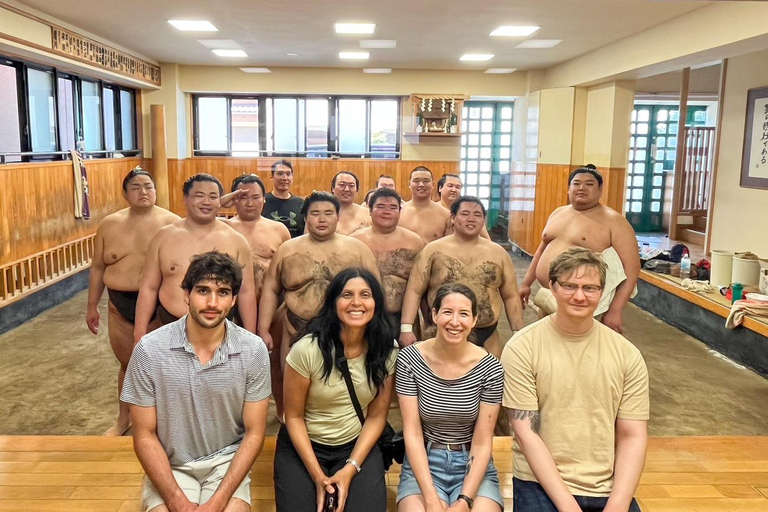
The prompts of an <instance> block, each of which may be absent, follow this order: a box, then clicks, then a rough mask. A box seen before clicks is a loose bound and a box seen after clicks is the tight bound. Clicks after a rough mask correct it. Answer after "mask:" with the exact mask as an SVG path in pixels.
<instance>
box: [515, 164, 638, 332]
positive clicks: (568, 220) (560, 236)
mask: <svg viewBox="0 0 768 512" xmlns="http://www.w3.org/2000/svg"><path fill="white" fill-rule="evenodd" d="M602 192H603V177H602V176H601V175H600V173H599V172H598V171H597V168H596V167H595V166H594V165H592V164H587V165H586V166H584V167H579V168H578V169H576V170H574V171H573V172H571V174H570V176H568V200H569V202H570V204H569V205H566V206H561V207H560V208H557V209H556V210H555V211H554V212H552V215H550V216H549V219H547V225H546V226H545V227H544V232H543V233H542V234H541V244H540V245H539V248H538V249H537V250H536V253H535V254H534V255H533V261H531V265H530V266H529V267H528V272H527V273H526V274H525V278H524V279H523V282H522V284H521V286H520V298H521V299H522V301H523V306H525V303H526V302H527V301H528V297H530V295H531V285H532V284H533V282H534V281H536V280H538V281H539V284H540V285H541V289H540V290H539V292H538V293H537V294H536V296H535V298H534V300H533V303H534V304H535V305H536V306H537V307H538V308H539V310H540V311H541V312H542V316H543V315H548V314H551V313H554V311H555V300H554V298H553V297H552V294H551V293H550V291H549V290H548V289H547V288H548V286H549V285H548V280H547V272H548V269H549V264H550V262H551V261H552V260H553V259H554V258H555V257H556V256H557V255H558V254H560V253H562V252H563V251H564V250H566V249H568V248H569V247H583V248H584V249H589V250H590V251H593V252H596V253H598V254H600V258H601V259H602V260H603V261H604V262H605V263H606V265H608V274H607V276H606V282H605V286H604V287H603V295H602V298H601V299H600V303H599V304H598V306H597V309H596V310H595V316H598V318H600V320H601V321H602V322H603V323H604V324H605V325H607V326H608V327H610V328H611V329H613V330H614V331H616V332H618V333H619V334H621V330H622V312H623V311H624V306H626V305H627V302H628V301H629V299H630V298H631V297H633V296H634V294H635V293H636V291H635V285H636V284H637V278H638V277H639V276H640V258H638V255H637V237H636V236H635V231H634V230H633V229H632V226H631V225H630V224H629V222H627V219H626V218H624V216H623V215H622V214H621V213H620V212H617V211H616V210H614V209H613V208H610V207H608V206H604V205H602V204H600V196H601V194H602Z"/></svg>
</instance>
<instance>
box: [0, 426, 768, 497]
mask: <svg viewBox="0 0 768 512" xmlns="http://www.w3.org/2000/svg"><path fill="white" fill-rule="evenodd" d="M511 446H512V439H511V438H509V437H497V438H496V439H494V459H495V461H496V467H497V468H498V470H499V478H500V481H501V486H502V494H503V495H504V501H505V510H512V452H511ZM274 449H275V438H274V437H269V438H268V439H267V440H266V442H265V445H264V450H263V451H262V453H261V455H260V456H259V458H258V460H257V461H256V463H255V464H254V466H253V473H252V475H251V479H252V483H251V493H252V497H253V505H252V510H254V511H259V512H267V511H274V510H275V503H274V489H273V487H272V457H273V456H274ZM142 477H143V474H142V470H141V466H140V465H139V463H138V461H137V460H136V456H135V455H134V453H133V447H132V444H131V438H130V437H122V438H106V437H75V436H72V437H65V436H0V511H3V512H6V511H14V512H32V511H34V512H37V511H57V512H68V511H72V512H91V511H93V512H138V511H139V510H140V507H139V498H140V486H141V480H142ZM399 478H400V468H399V466H393V468H392V470H391V471H390V472H389V474H387V486H388V487H387V494H388V497H389V505H390V506H389V509H390V510H395V503H394V500H395V495H396V490H397V483H398V481H399ZM637 497H638V499H639V500H640V504H641V507H642V509H643V511H644V512H698V511H701V512H710V511H712V512H714V511H739V512H757V511H768V437H663V438H651V440H650V442H649V447H648V458H647V461H646V465H645V472H644V473H643V477H642V480H641V482H640V487H639V488H638V491H637Z"/></svg>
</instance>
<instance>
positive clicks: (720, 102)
mask: <svg viewBox="0 0 768 512" xmlns="http://www.w3.org/2000/svg"><path fill="white" fill-rule="evenodd" d="M727 76H728V59H723V62H722V63H721V64H720V89H719V91H718V93H717V124H716V125H715V150H714V152H713V153H712V179H710V180H709V193H708V194H707V197H709V208H707V228H706V232H705V234H704V254H705V255H706V256H709V255H710V254H712V251H711V250H710V247H711V245H712V220H713V219H714V218H715V191H716V190H717V189H716V185H717V168H718V163H719V162H718V160H719V158H720V134H721V133H722V127H723V109H724V107H725V83H726V78H727Z"/></svg>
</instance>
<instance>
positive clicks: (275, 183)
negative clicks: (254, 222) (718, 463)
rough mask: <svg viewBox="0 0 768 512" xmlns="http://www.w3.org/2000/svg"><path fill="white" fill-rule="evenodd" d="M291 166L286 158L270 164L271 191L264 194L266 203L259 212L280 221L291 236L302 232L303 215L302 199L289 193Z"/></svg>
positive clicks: (291, 182)
mask: <svg viewBox="0 0 768 512" xmlns="http://www.w3.org/2000/svg"><path fill="white" fill-rule="evenodd" d="M292 184H293V166H292V165H291V163H290V162H289V161H287V160H278V161H277V162H275V163H274V164H272V192H270V193H269V194H267V195H266V204H265V205H264V210H263V211H262V212H261V215H262V216H263V217H266V218H268V219H272V220H276V221H278V222H282V223H283V224H284V225H285V227H287V228H288V231H290V232H291V238H296V237H297V236H300V235H303V234H304V217H303V216H302V215H301V206H302V205H303V204H304V200H303V199H302V198H300V197H296V196H294V195H293V194H291V185H292Z"/></svg>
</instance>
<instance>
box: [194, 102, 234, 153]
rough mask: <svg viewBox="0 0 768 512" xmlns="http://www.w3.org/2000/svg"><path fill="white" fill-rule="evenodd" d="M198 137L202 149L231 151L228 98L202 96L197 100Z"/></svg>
mask: <svg viewBox="0 0 768 512" xmlns="http://www.w3.org/2000/svg"><path fill="white" fill-rule="evenodd" d="M197 126H198V139H199V147H198V149H200V150H201V151H229V145H228V144H227V98H209V97H206V98H200V99H199V100H198V102H197Z"/></svg>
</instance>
